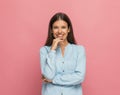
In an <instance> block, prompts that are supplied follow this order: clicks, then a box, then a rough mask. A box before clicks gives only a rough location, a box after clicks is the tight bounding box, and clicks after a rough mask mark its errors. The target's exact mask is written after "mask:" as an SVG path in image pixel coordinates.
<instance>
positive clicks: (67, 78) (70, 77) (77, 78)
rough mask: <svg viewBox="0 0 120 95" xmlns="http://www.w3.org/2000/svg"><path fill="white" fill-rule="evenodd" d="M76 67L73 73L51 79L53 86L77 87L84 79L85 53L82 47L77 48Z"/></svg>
mask: <svg viewBox="0 0 120 95" xmlns="http://www.w3.org/2000/svg"><path fill="white" fill-rule="evenodd" d="M78 53H79V55H78V58H77V66H76V69H75V71H74V72H73V73H70V74H56V76H55V77H54V78H53V80H52V83H53V84H59V85H77V84H81V83H82V82H83V80H84V78H85V73H86V53H85V48H84V47H83V46H78Z"/></svg>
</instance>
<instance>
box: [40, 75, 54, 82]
mask: <svg viewBox="0 0 120 95" xmlns="http://www.w3.org/2000/svg"><path fill="white" fill-rule="evenodd" d="M42 80H43V81H44V82H48V83H51V82H52V80H48V79H46V78H45V77H44V76H43V75H42Z"/></svg>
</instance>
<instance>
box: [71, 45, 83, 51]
mask: <svg viewBox="0 0 120 95" xmlns="http://www.w3.org/2000/svg"><path fill="white" fill-rule="evenodd" d="M72 47H73V48H74V49H76V50H80V51H81V50H84V51H85V46H84V45H82V44H72Z"/></svg>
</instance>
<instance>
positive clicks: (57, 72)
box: [40, 43, 86, 95]
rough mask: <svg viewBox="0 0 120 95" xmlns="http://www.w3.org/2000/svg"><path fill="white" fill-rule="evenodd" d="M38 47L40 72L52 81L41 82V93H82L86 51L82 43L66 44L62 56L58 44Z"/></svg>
mask: <svg viewBox="0 0 120 95" xmlns="http://www.w3.org/2000/svg"><path fill="white" fill-rule="evenodd" d="M50 48H51V46H43V47H41V48H40V64H41V72H42V75H44V76H45V77H46V78H47V79H49V80H52V83H47V82H43V83H42V95H83V94H82V93H83V92H82V82H83V80H84V78H85V72H86V53H85V47H84V46H83V45H76V44H70V43H69V44H67V46H66V47H65V50H64V56H62V51H61V48H60V46H58V47H57V49H56V50H50Z"/></svg>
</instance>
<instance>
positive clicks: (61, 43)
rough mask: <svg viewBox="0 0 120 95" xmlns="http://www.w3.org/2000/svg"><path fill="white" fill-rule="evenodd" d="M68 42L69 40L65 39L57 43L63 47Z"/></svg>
mask: <svg viewBox="0 0 120 95" xmlns="http://www.w3.org/2000/svg"><path fill="white" fill-rule="evenodd" d="M68 43H69V42H68V41H67V40H65V41H62V42H60V43H59V46H60V47H61V48H64V47H65V46H66V45H67V44H68Z"/></svg>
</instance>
